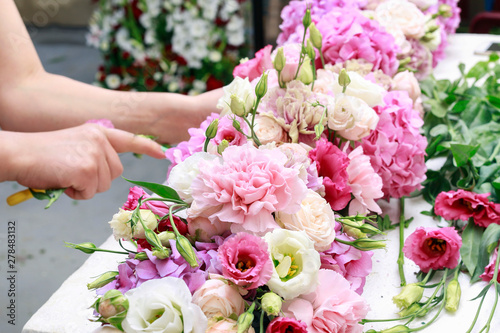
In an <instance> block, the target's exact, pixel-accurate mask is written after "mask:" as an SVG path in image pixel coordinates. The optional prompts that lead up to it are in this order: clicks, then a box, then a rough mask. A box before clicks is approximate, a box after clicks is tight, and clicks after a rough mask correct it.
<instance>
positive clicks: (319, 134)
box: [314, 123, 325, 140]
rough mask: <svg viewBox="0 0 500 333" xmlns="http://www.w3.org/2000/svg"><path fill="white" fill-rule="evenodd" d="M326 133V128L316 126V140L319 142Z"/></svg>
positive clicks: (321, 125) (320, 125) (319, 125)
mask: <svg viewBox="0 0 500 333" xmlns="http://www.w3.org/2000/svg"><path fill="white" fill-rule="evenodd" d="M324 131H325V126H323V124H321V123H319V124H316V125H314V133H315V134H316V140H319V139H320V138H321V135H322V134H323V132H324Z"/></svg>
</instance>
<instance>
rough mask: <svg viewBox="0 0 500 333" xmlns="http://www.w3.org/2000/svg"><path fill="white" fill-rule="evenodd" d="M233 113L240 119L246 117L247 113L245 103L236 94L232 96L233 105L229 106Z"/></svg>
mask: <svg viewBox="0 0 500 333" xmlns="http://www.w3.org/2000/svg"><path fill="white" fill-rule="evenodd" d="M229 107H230V108H231V112H232V113H234V114H235V115H237V116H239V117H245V116H246V115H247V111H246V110H245V102H244V101H243V100H242V99H241V98H240V97H238V96H236V94H232V95H231V104H229Z"/></svg>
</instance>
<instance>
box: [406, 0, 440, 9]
mask: <svg viewBox="0 0 500 333" xmlns="http://www.w3.org/2000/svg"><path fill="white" fill-rule="evenodd" d="M409 1H410V2H413V3H414V4H415V5H416V6H417V7H418V8H420V9H427V8H429V7H430V6H434V5H436V4H437V3H438V0H409Z"/></svg>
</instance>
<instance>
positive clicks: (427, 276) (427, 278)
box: [422, 269, 432, 285]
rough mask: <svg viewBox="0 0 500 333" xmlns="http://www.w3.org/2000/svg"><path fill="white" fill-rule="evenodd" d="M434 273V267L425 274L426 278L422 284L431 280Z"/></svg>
mask: <svg viewBox="0 0 500 333" xmlns="http://www.w3.org/2000/svg"><path fill="white" fill-rule="evenodd" d="M431 275H432V269H429V271H428V272H427V274H426V275H425V277H424V279H423V280H422V284H424V285H425V284H427V281H429V278H430V277H431Z"/></svg>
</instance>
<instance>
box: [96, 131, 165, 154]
mask: <svg viewBox="0 0 500 333" xmlns="http://www.w3.org/2000/svg"><path fill="white" fill-rule="evenodd" d="M105 133H106V137H107V138H108V141H109V143H110V144H111V146H113V148H114V149H115V151H116V152H117V153H125V152H132V153H136V154H146V155H148V156H151V157H154V158H158V159H164V158H165V153H164V152H163V149H162V147H161V145H159V144H158V143H156V142H154V141H153V140H150V139H147V138H144V137H141V136H138V135H135V134H132V133H130V132H126V131H122V130H119V129H109V128H106V129H105Z"/></svg>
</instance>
